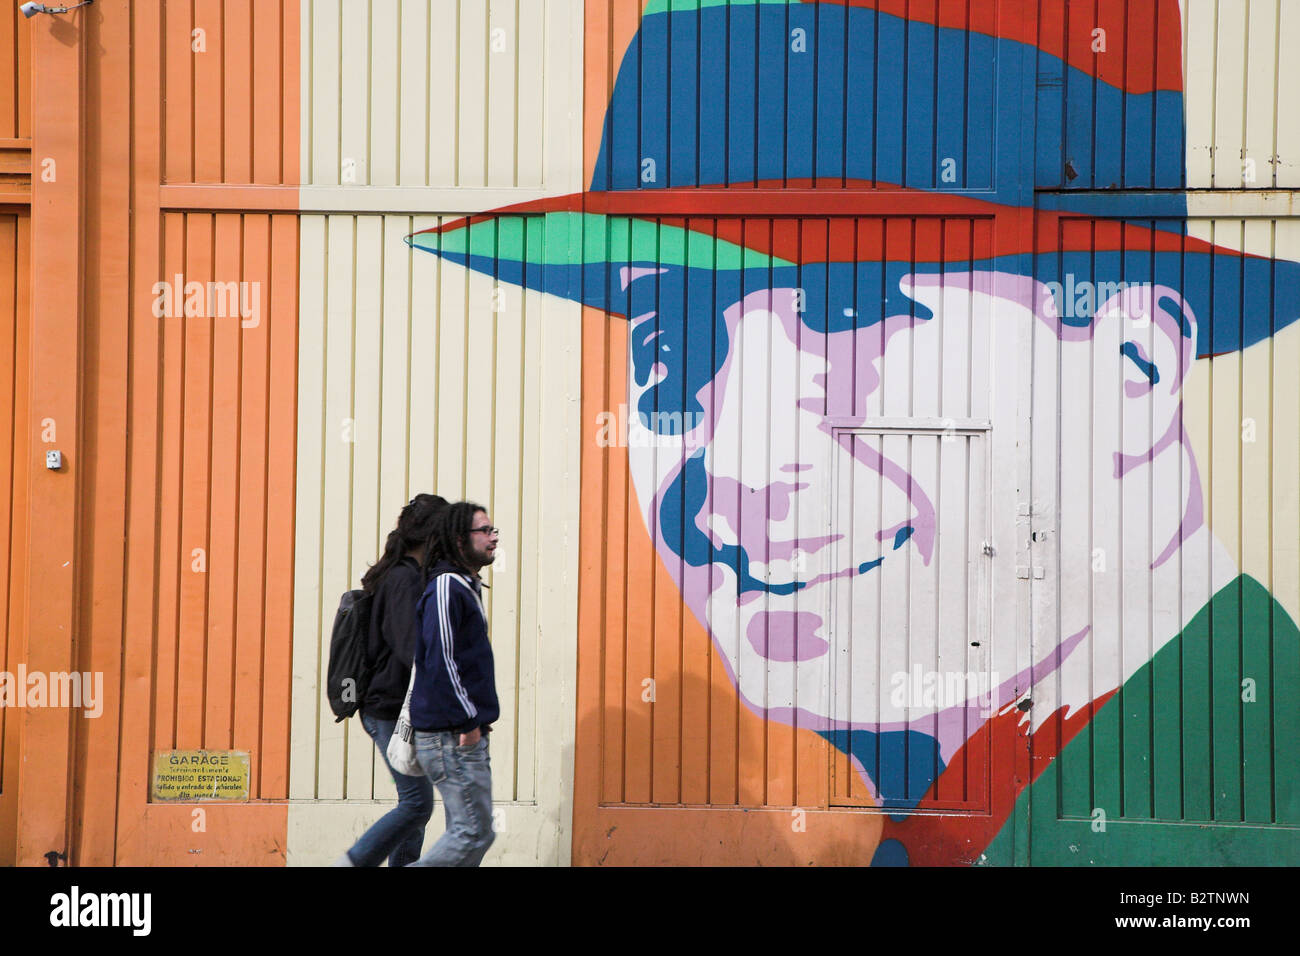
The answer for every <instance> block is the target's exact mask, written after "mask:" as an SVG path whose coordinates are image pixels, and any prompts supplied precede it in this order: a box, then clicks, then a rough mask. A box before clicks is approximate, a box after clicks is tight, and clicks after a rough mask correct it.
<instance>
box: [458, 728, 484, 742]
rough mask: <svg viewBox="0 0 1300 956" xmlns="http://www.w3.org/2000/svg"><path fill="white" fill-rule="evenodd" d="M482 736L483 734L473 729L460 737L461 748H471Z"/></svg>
mask: <svg viewBox="0 0 1300 956" xmlns="http://www.w3.org/2000/svg"><path fill="white" fill-rule="evenodd" d="M482 736H483V732H482V731H481V730H479V729H478V728H477V727H475V728H474V729H473V730H471V731H470V732H469V733H467V734H461V735H460V745H461V746H462V747H472V746H474V745H475V744H476V743H478V742H479V738H480V737H482Z"/></svg>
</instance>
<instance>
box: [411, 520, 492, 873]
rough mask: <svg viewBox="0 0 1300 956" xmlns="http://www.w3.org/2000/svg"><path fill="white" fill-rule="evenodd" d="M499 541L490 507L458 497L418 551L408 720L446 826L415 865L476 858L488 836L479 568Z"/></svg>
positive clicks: (485, 661)
mask: <svg viewBox="0 0 1300 956" xmlns="http://www.w3.org/2000/svg"><path fill="white" fill-rule="evenodd" d="M496 547H497V529H496V528H494V527H492V522H491V519H490V518H489V517H488V513H487V510H486V509H485V508H483V507H482V506H481V505H476V504H474V503H473V502H470V501H459V502H457V503H456V504H454V505H450V506H449V507H448V508H447V509H446V510H445V511H444V512H443V514H442V517H441V520H440V523H439V526H438V528H437V530H436V531H435V532H434V535H433V538H432V540H431V546H430V547H429V549H428V551H427V553H426V556H425V562H426V565H428V567H429V583H428V585H427V586H426V587H425V590H424V596H423V597H422V598H421V599H420V641H419V646H418V647H417V649H416V654H415V684H414V687H413V689H412V691H411V726H412V727H413V728H414V729H415V750H416V755H417V757H418V759H419V761H420V766H421V767H422V768H423V769H424V772H425V774H427V775H428V777H429V779H430V780H431V781H432V782H433V784H434V785H435V786H436V787H437V788H438V792H439V793H440V794H441V795H442V800H443V804H444V806H445V807H446V813H447V829H446V832H444V833H443V835H442V836H441V837H439V838H438V841H437V842H436V843H434V845H433V846H432V847H430V848H429V851H428V852H427V853H425V854H424V856H422V857H420V859H419V860H417V861H416V862H415V863H412V864H411V865H412V866H478V865H479V863H480V862H481V861H482V859H483V854H485V853H486V852H487V849H488V847H490V846H491V845H492V840H493V833H492V767H491V763H490V762H489V759H488V733H489V731H491V729H492V726H491V725H492V722H493V721H495V720H496V719H497V717H498V716H499V714H500V705H499V704H498V703H497V690H496V675H495V671H494V670H493V661H492V645H491V644H489V643H488V630H487V615H486V614H485V613H484V611H483V601H482V590H481V589H482V586H483V585H482V581H481V580H480V579H479V575H478V572H479V570H480V569H482V568H483V567H485V566H487V565H489V564H491V563H492V561H493V559H494V558H495V557H496Z"/></svg>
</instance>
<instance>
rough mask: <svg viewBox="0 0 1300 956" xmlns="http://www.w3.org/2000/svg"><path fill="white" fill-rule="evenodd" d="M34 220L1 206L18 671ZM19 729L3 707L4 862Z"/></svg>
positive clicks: (8, 621)
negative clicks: (8, 318) (7, 316)
mask: <svg viewBox="0 0 1300 956" xmlns="http://www.w3.org/2000/svg"><path fill="white" fill-rule="evenodd" d="M30 255H31V221H30V219H29V217H28V216H27V214H26V212H25V211H24V212H17V213H12V214H5V213H0V312H3V313H5V314H7V315H9V316H11V320H10V321H8V322H5V323H4V324H3V327H2V329H0V420H3V421H8V422H10V423H11V424H10V425H9V426H8V427H7V428H5V429H4V430H3V431H2V432H0V502H3V503H4V508H3V510H0V541H3V542H4V544H5V547H4V550H3V554H0V562H3V564H2V565H0V583H2V584H3V587H4V590H3V592H2V594H0V597H2V598H3V603H2V604H0V624H2V625H3V628H4V643H3V651H0V669H3V670H4V671H6V672H8V673H15V672H16V671H17V669H18V664H19V663H20V662H22V661H23V659H24V657H25V653H26V643H27V641H26V634H27V608H26V606H25V605H26V592H27V568H26V559H25V553H26V550H27V533H28V532H27V529H28V521H27V511H28V508H27V471H28V469H27V465H28V462H29V460H30V458H29V455H30V454H31V441H30V436H29V434H28V432H27V430H26V429H25V428H24V427H22V425H23V423H26V422H27V420H28V416H29V408H28V401H29V396H28V385H27V383H28V368H29V365H30V351H29V347H30V342H29V338H30V324H31V306H30V302H29V299H28V296H29V287H30V267H31V261H30V258H29V257H30ZM18 730H19V722H18V719H17V716H16V714H15V712H14V711H12V710H10V709H8V708H0V862H3V863H5V864H9V865H12V863H13V860H14V853H15V850H16V843H17V841H16V828H17V822H18V792H17V791H18V757H19V749H18Z"/></svg>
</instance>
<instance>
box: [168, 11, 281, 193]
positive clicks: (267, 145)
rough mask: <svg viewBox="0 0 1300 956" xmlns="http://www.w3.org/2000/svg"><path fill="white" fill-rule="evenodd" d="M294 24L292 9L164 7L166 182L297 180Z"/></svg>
mask: <svg viewBox="0 0 1300 956" xmlns="http://www.w3.org/2000/svg"><path fill="white" fill-rule="evenodd" d="M255 14H256V15H255ZM298 17H299V13H298V4H297V3H294V2H285V3H281V4H278V5H272V4H255V3H253V0H197V2H195V3H193V4H179V3H165V4H163V5H162V24H161V30H162V31H163V36H162V44H161V51H162V53H161V59H162V71H163V76H164V77H165V90H166V105H165V113H164V127H163V134H164V147H163V152H164V170H165V174H164V179H163V181H164V182H166V183H176V184H181V183H257V184H259V185H280V184H287V185H292V184H295V183H296V182H297V177H298V150H299V146H298V119H297V118H298V87H299V79H298V62H299V49H298V47H299V43H300V37H299V32H298V23H299V20H298Z"/></svg>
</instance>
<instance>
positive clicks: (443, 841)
mask: <svg viewBox="0 0 1300 956" xmlns="http://www.w3.org/2000/svg"><path fill="white" fill-rule="evenodd" d="M459 739H460V735H459V734H448V733H425V732H424V731H422V730H417V731H416V732H415V755H416V757H417V759H418V760H419V761H420V766H421V767H423V768H424V772H425V774H427V775H428V777H429V781H430V782H431V783H432V784H433V785H434V786H435V787H437V788H438V793H439V794H441V795H442V805H443V808H444V810H445V811H446V815H447V829H446V831H445V832H444V833H443V834H442V836H440V837H438V840H437V842H436V843H434V845H433V846H431V847H429V849H428V851H427V852H426V853H425V854H424V856H422V857H420V858H419V859H418V860H416V861H415V862H414V863H412V864H410V865H411V866H478V865H479V863H481V862H482V860H483V854H484V853H486V852H487V849H488V847H490V846H491V845H492V841H493V840H494V839H495V838H496V834H495V833H493V831H492V763H491V760H490V759H489V757H488V735H487V734H484V735H483V736H482V737H481V738H480V739H479V742H478V743H476V744H471V745H470V746H468V747H461V746H458V745H457V741H458V740H459Z"/></svg>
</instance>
